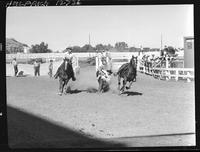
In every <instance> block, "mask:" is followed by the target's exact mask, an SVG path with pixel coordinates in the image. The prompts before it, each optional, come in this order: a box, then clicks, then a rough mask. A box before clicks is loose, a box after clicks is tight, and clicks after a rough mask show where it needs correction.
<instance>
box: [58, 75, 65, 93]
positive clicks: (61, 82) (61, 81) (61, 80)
mask: <svg viewBox="0 0 200 152" xmlns="http://www.w3.org/2000/svg"><path fill="white" fill-rule="evenodd" d="M63 84H64V82H63V79H61V78H59V93H58V94H59V95H62V93H63V86H64V85H63Z"/></svg>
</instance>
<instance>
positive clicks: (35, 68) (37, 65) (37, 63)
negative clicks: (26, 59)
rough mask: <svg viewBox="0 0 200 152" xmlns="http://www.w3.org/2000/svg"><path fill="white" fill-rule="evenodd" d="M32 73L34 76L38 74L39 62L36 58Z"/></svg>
mask: <svg viewBox="0 0 200 152" xmlns="http://www.w3.org/2000/svg"><path fill="white" fill-rule="evenodd" d="M33 65H34V75H35V76H37V75H38V76H40V63H39V62H38V60H37V59H36V60H35V62H34V64H33Z"/></svg>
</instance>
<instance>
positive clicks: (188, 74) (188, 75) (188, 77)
mask: <svg viewBox="0 0 200 152" xmlns="http://www.w3.org/2000/svg"><path fill="white" fill-rule="evenodd" d="M190 76H191V75H190V72H189V71H188V72H187V82H191V80H190Z"/></svg>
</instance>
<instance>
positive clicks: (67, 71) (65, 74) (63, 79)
mask: <svg viewBox="0 0 200 152" xmlns="http://www.w3.org/2000/svg"><path fill="white" fill-rule="evenodd" d="M66 62H67V66H66V67H65V64H66ZM58 77H59V95H62V93H63V89H64V87H65V85H67V83H68V82H69V80H70V79H71V78H73V68H72V62H71V60H68V59H64V62H63V63H62V64H61V65H60V67H59V68H58V69H57V72H56V74H55V75H54V78H55V79H57V78H58ZM65 93H66V92H65Z"/></svg>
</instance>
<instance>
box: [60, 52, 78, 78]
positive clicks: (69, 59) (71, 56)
mask: <svg viewBox="0 0 200 152" xmlns="http://www.w3.org/2000/svg"><path fill="white" fill-rule="evenodd" d="M74 57H75V56H74V54H72V49H71V48H66V50H65V54H64V59H63V60H64V62H65V70H66V69H67V65H68V63H70V64H69V66H70V68H72V70H71V71H72V81H75V80H76V78H75V74H74V69H73V66H72V65H73V62H74Z"/></svg>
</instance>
